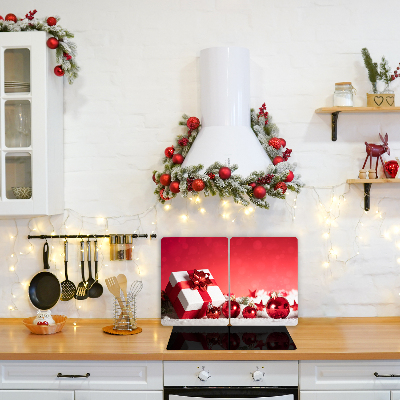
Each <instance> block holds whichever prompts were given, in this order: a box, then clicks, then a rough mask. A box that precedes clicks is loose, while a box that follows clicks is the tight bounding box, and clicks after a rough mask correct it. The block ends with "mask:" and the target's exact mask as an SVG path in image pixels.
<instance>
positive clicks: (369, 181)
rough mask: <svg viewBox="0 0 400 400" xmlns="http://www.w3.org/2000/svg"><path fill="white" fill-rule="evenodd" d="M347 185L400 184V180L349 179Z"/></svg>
mask: <svg viewBox="0 0 400 400" xmlns="http://www.w3.org/2000/svg"><path fill="white" fill-rule="evenodd" d="M346 182H347V183H400V179H399V178H377V179H347V181H346Z"/></svg>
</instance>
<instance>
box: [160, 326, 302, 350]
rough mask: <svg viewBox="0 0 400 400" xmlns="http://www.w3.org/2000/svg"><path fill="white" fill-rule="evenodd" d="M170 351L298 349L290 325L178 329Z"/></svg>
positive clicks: (172, 335)
mask: <svg viewBox="0 0 400 400" xmlns="http://www.w3.org/2000/svg"><path fill="white" fill-rule="evenodd" d="M167 350H296V345H295V344H294V342H293V340H292V338H291V337H290V335H289V332H288V330H287V328H286V326H206V327H200V326H185V327H183V326H174V328H173V329H172V333H171V336H170V338H169V342H168V346H167Z"/></svg>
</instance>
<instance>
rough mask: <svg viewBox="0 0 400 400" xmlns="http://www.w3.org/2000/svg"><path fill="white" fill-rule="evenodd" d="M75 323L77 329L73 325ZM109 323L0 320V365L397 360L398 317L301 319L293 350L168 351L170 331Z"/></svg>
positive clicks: (155, 324)
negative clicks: (46, 330) (123, 332)
mask: <svg viewBox="0 0 400 400" xmlns="http://www.w3.org/2000/svg"><path fill="white" fill-rule="evenodd" d="M74 321H76V326H74V325H73V322H74ZM109 324H110V320H98V319H86V320H79V319H78V320H72V319H70V320H68V321H67V324H66V325H65V327H64V329H63V331H62V332H60V333H57V334H55V335H33V334H31V333H30V332H29V330H28V329H27V328H25V327H24V325H23V324H22V320H21V319H6V318H5V319H0V337H1V341H0V360H378V359H380V360H390V359H400V318H398V317H389V318H300V319H299V324H298V326H295V327H288V331H289V333H290V335H291V336H292V339H293V340H294V342H295V343H296V346H297V350H288V351H279V350H270V351H268V350H248V351H237V350H236V351H218V350H217V351H216V350H208V351H207V350H205V351H201V350H197V351H168V350H166V347H167V343H168V339H169V336H170V333H171V329H172V328H171V327H163V326H161V324H160V320H152V319H148V320H139V321H138V326H140V327H142V329H143V332H142V333H140V334H138V335H132V336H113V335H108V334H106V333H103V331H102V327H103V326H106V325H109Z"/></svg>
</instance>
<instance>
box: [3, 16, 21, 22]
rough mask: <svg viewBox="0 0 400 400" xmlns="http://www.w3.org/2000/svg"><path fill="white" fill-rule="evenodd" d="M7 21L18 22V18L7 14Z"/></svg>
mask: <svg viewBox="0 0 400 400" xmlns="http://www.w3.org/2000/svg"><path fill="white" fill-rule="evenodd" d="M5 20H6V21H12V22H17V21H18V18H17V16H16V15H15V14H7V15H6V17H5Z"/></svg>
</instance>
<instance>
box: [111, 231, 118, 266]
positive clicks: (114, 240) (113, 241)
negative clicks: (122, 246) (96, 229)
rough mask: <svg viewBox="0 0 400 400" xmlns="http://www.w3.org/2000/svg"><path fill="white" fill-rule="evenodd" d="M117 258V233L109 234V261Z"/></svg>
mask: <svg viewBox="0 0 400 400" xmlns="http://www.w3.org/2000/svg"><path fill="white" fill-rule="evenodd" d="M116 259H117V235H110V261H115V260H116Z"/></svg>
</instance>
